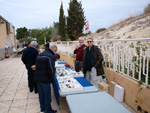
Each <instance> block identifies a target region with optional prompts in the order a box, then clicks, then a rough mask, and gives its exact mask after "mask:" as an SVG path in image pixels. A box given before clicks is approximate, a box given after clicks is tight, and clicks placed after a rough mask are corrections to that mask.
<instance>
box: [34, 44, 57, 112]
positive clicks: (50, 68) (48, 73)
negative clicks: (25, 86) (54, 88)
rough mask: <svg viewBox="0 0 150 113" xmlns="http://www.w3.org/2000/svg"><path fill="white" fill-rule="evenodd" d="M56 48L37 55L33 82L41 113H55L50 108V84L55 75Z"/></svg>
mask: <svg viewBox="0 0 150 113" xmlns="http://www.w3.org/2000/svg"><path fill="white" fill-rule="evenodd" d="M56 52H57V46H56V45H52V46H50V49H49V48H46V49H45V51H43V52H42V53H40V54H39V56H38V57H37V60H36V66H35V68H36V70H35V78H34V80H35V81H36V82H37V86H38V94H39V101H40V108H41V113H44V112H45V113H56V112H57V111H56V110H53V109H52V107H51V83H52V81H53V79H54V74H55V67H54V66H55V61H56V58H55V53H56Z"/></svg>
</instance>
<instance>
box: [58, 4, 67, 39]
mask: <svg viewBox="0 0 150 113" xmlns="http://www.w3.org/2000/svg"><path fill="white" fill-rule="evenodd" d="M58 32H59V35H60V36H61V40H62V41H65V40H66V23H65V16H64V10H63V4H62V3H61V6H60V15H59V24H58Z"/></svg>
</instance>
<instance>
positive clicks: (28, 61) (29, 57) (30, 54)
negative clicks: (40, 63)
mask: <svg viewBox="0 0 150 113" xmlns="http://www.w3.org/2000/svg"><path fill="white" fill-rule="evenodd" d="M36 46H37V42H36V41H32V42H28V46H27V48H26V49H24V51H23V55H22V57H21V60H22V61H23V63H24V64H25V66H26V69H27V71H28V87H29V90H30V92H32V91H33V90H35V93H37V84H36V82H34V80H33V78H34V70H32V68H31V66H32V65H35V61H36V57H37V56H38V51H37V50H36Z"/></svg>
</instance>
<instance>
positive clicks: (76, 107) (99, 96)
mask: <svg viewBox="0 0 150 113" xmlns="http://www.w3.org/2000/svg"><path fill="white" fill-rule="evenodd" d="M66 100H67V103H68V106H69V109H70V111H71V113H131V112H130V111H128V110H127V109H126V108H125V107H124V106H122V105H121V104H120V103H119V102H118V101H116V100H115V99H114V98H112V97H111V96H110V95H109V94H107V93H106V92H96V93H86V94H77V95H68V96H66Z"/></svg>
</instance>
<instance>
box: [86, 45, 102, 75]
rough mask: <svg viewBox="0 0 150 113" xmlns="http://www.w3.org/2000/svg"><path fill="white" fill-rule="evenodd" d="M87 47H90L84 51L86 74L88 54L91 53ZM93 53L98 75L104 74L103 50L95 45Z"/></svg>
mask: <svg viewBox="0 0 150 113" xmlns="http://www.w3.org/2000/svg"><path fill="white" fill-rule="evenodd" d="M87 49H89V47H86V48H85V49H84V53H83V73H84V75H85V74H86V71H87V69H86V65H87V64H88V63H87V62H89V61H87V60H86V56H87V55H89V54H87ZM93 55H94V61H95V64H94V67H95V68H96V70H97V76H100V75H103V74H104V69H103V65H102V61H103V55H102V53H101V50H100V49H99V48H98V47H97V46H95V45H93Z"/></svg>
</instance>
